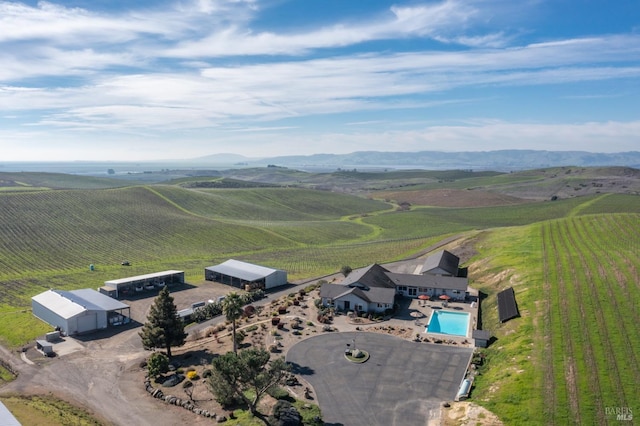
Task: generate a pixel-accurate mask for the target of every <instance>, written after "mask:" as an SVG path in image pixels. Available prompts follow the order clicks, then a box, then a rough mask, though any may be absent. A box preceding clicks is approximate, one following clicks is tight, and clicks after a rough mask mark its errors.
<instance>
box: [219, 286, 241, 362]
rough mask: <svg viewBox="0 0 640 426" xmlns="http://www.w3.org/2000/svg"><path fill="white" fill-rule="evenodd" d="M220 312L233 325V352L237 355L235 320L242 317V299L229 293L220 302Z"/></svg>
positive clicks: (235, 294) (236, 294)
mask: <svg viewBox="0 0 640 426" xmlns="http://www.w3.org/2000/svg"><path fill="white" fill-rule="evenodd" d="M222 312H223V313H224V315H225V316H226V317H227V321H231V323H232V324H233V336H232V337H233V352H234V353H236V354H237V353H238V343H237V342H236V320H238V319H239V318H240V317H241V316H242V298H241V297H240V295H239V294H238V293H229V294H228V295H227V297H225V298H224V300H223V301H222Z"/></svg>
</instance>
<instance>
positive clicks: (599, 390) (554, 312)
mask: <svg viewBox="0 0 640 426" xmlns="http://www.w3.org/2000/svg"><path fill="white" fill-rule="evenodd" d="M639 234H640V215H638V214H607V215H603V214H599V215H585V216H578V217H571V218H569V219H560V220H553V221H546V222H542V223H539V224H535V225H531V226H525V227H519V228H510V229H501V230H496V231H492V232H491V233H489V234H483V237H482V238H481V240H480V241H479V243H478V244H477V245H476V248H477V249H479V251H480V255H479V257H481V258H483V259H485V260H484V261H483V265H484V268H486V269H482V268H481V267H480V265H478V271H477V272H474V271H473V270H471V271H472V274H474V275H475V274H478V281H477V282H475V283H474V285H477V286H478V287H479V288H480V289H481V290H482V291H483V292H484V293H485V294H486V295H487V297H486V299H485V300H484V302H483V311H482V323H483V327H484V328H486V329H489V330H491V331H492V333H493V334H494V335H496V337H497V341H496V342H495V343H494V344H493V345H492V346H491V347H490V348H488V349H487V350H486V354H487V363H486V366H485V367H484V368H483V370H482V374H481V375H480V376H479V377H478V378H477V380H476V382H475V389H474V399H476V400H477V401H478V402H479V403H481V404H482V405H484V406H486V407H487V408H489V409H490V410H491V411H493V412H494V413H496V414H498V415H499V416H500V418H501V419H502V420H504V421H505V423H506V424H518V425H520V424H568V423H580V424H614V423H615V418H611V416H607V414H606V407H629V408H632V409H633V408H637V404H636V401H637V398H636V397H635V388H636V386H637V383H638V381H639V380H640V367H639V366H640V364H639V362H638V361H639V358H640V357H639V355H638V354H640V333H639V331H638V328H637V326H635V324H637V323H638V321H639V320H640V310H639V309H638V306H640V289H639V288H638V286H637V285H636V284H637V282H638V270H639V269H640V260H639V257H638V253H639V250H640V246H639V242H638V240H637V235H639ZM487 259H489V262H488V263H485V262H486V260H487ZM472 279H474V277H472ZM511 285H512V286H513V287H514V289H515V290H516V298H517V301H518V305H519V309H520V313H521V317H520V318H516V319H514V320H511V321H509V322H507V323H505V324H500V323H499V321H498V319H497V309H495V306H496V300H495V294H496V293H497V291H498V290H502V289H503V288H504V287H507V286H511Z"/></svg>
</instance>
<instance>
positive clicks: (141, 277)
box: [104, 270, 184, 287]
mask: <svg viewBox="0 0 640 426" xmlns="http://www.w3.org/2000/svg"><path fill="white" fill-rule="evenodd" d="M183 273H184V271H174V270H169V271H162V272H153V273H151V274H144V275H136V276H135V277H127V278H119V279H116V280H109V281H105V282H104V284H105V285H106V286H109V287H113V286H114V285H115V286H117V285H118V284H127V283H130V282H136V281H145V280H152V279H154V278H162V277H166V276H167V275H175V274H183Z"/></svg>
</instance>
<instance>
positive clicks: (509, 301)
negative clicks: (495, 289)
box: [498, 287, 520, 322]
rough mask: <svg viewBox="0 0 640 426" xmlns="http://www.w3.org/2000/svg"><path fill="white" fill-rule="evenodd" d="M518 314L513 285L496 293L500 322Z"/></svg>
mask: <svg viewBox="0 0 640 426" xmlns="http://www.w3.org/2000/svg"><path fill="white" fill-rule="evenodd" d="M519 315H520V314H519V313H518V305H517V304H516V294H515V292H514V291H513V287H509V288H508V289H506V290H503V291H501V292H500V293H498V316H499V317H500V322H505V321H509V320H510V319H512V318H516V317H517V316H519Z"/></svg>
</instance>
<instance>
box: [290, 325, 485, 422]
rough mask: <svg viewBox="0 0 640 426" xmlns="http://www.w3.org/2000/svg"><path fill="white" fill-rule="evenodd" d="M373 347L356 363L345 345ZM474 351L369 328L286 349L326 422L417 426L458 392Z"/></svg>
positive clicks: (433, 419)
mask: <svg viewBox="0 0 640 426" xmlns="http://www.w3.org/2000/svg"><path fill="white" fill-rule="evenodd" d="M354 338H355V344H356V347H357V348H358V349H362V350H365V351H367V352H369V354H370V356H371V358H370V359H369V360H368V361H367V362H365V363H363V364H354V363H351V362H349V361H347V360H346V358H345V357H344V352H345V349H347V347H346V345H347V343H349V344H350V345H351V346H353V339H354ZM472 353H473V350H472V349H471V348H461V347H455V346H445V345H436V344H428V343H416V342H410V341H407V340H403V339H400V338H397V337H393V336H389V335H385V334H379V333H367V332H348V333H327V334H322V335H320V336H316V337H312V338H309V339H306V340H303V341H302V342H300V343H298V344H296V345H295V346H293V347H292V348H291V349H289V352H288V353H287V361H289V362H291V363H293V364H294V369H295V372H296V373H297V374H300V375H301V376H303V377H304V378H305V380H307V381H308V382H309V383H310V384H311V385H312V386H313V389H314V390H315V393H316V395H314V397H316V398H317V401H316V402H317V403H318V404H319V405H320V408H321V410H322V417H323V420H324V421H325V424H327V425H335V426H338V425H344V426H360V425H362V426H374V425H379V426H414V425H416V426H417V425H427V424H430V422H432V424H433V423H434V422H436V421H437V419H438V418H439V407H440V404H441V403H442V401H451V400H453V398H454V397H455V395H456V393H457V391H458V387H459V385H460V382H461V381H462V379H463V377H464V373H465V371H466V368H467V366H468V364H469V361H470V359H471V355H472Z"/></svg>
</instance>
